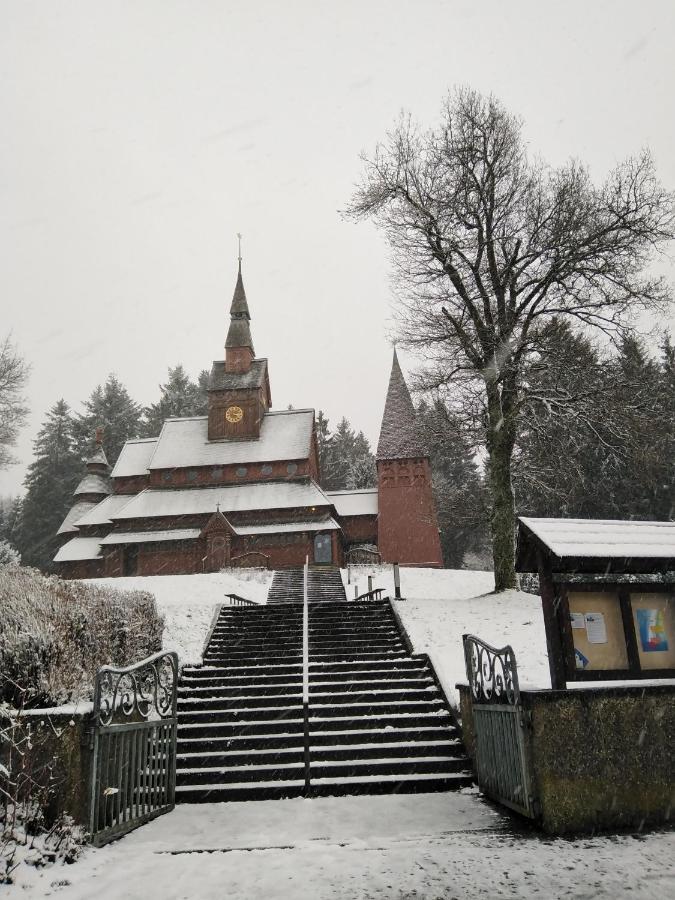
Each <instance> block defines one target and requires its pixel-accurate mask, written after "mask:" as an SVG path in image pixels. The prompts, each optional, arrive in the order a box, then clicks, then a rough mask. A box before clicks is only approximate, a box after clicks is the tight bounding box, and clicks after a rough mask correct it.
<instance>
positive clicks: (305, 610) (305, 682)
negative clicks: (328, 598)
mask: <svg viewBox="0 0 675 900" xmlns="http://www.w3.org/2000/svg"><path fill="white" fill-rule="evenodd" d="M308 584H309V556H307V557H306V558H305V566H304V570H303V589H302V722H303V751H304V762H305V794H306V795H309V792H310V788H311V780H310V767H309V589H308Z"/></svg>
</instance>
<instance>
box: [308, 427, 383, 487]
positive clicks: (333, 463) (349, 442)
mask: <svg viewBox="0 0 675 900" xmlns="http://www.w3.org/2000/svg"><path fill="white" fill-rule="evenodd" d="M316 436H317V445H318V450H319V465H320V469H321V487H323V488H324V489H325V490H327V491H340V490H356V489H358V488H367V487H373V486H374V485H375V483H376V480H377V476H376V471H375V458H374V456H373V454H372V452H371V450H370V445H369V443H368V440H367V439H366V437H365V435H364V434H363V432H362V431H360V432H359V433H358V434H355V432H354V429H353V428H352V427H351V425H350V424H349V422H348V421H347V419H346V418H345V417H344V416H343V417H342V419H341V420H340V422H339V423H338V426H337V429H336V430H335V432H334V433H333V434H331V433H330V430H329V427H328V419H327V418H326V417H325V416H324V414H323V412H321V411H319V414H318V416H317V420H316Z"/></svg>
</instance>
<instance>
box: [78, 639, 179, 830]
mask: <svg viewBox="0 0 675 900" xmlns="http://www.w3.org/2000/svg"><path fill="white" fill-rule="evenodd" d="M177 679H178V657H177V655H176V654H175V653H164V652H162V653H156V654H155V655H154V656H150V657H148V658H147V659H144V660H142V661H141V662H139V663H136V665H133V666H129V667H128V668H126V669H117V668H114V667H112V666H104V667H103V668H102V669H100V670H99V672H98V674H97V675H96V686H95V690H94V730H93V761H92V771H91V785H90V791H91V793H90V798H91V805H90V817H89V832H90V835H91V839H92V842H93V843H94V844H95V845H96V846H101V845H102V844H106V843H108V841H111V840H113V839H114V838H117V837H120V836H121V835H123V834H126V832H128V831H131V830H132V829H134V828H137V827H138V826H139V825H142V824H143V823H144V822H149V821H150V819H154V818H155V816H159V815H161V814H162V813H165V812H169V810H171V809H173V807H174V800H175V789H176V683H177Z"/></svg>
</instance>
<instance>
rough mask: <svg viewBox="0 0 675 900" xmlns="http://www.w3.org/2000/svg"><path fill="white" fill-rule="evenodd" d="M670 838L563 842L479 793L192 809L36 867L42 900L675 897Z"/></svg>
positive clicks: (674, 848)
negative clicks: (520, 825) (68, 859)
mask: <svg viewBox="0 0 675 900" xmlns="http://www.w3.org/2000/svg"><path fill="white" fill-rule="evenodd" d="M674 857H675V836H674V835H673V834H672V832H671V833H668V832H657V833H652V834H648V835H644V836H643V835H634V836H632V835H621V836H617V837H589V838H583V839H580V840H557V839H550V838H546V837H542V836H540V835H538V834H536V833H534V832H522V833H521V832H518V830H517V829H516V827H515V826H514V824H513V822H512V820H511V819H510V818H508V817H507V816H505V815H503V814H502V813H498V812H496V811H495V810H494V809H493V808H492V807H491V806H489V805H488V804H486V803H485V802H484V801H482V800H481V799H480V798H479V797H478V796H476V795H475V794H471V793H451V794H408V795H401V796H384V797H344V798H325V799H317V800H277V801H259V802H251V803H221V804H203V805H194V806H180V807H177V808H176V809H175V810H174V811H173V812H172V813H169V814H168V815H166V816H162V817H161V818H159V819H156V820H155V821H154V822H151V823H150V824H149V825H146V826H144V827H143V828H141V829H139V830H138V831H135V832H134V833H133V834H130V835H128V836H127V837H125V838H122V839H121V840H120V841H117V842H116V843H114V844H110V845H108V846H107V847H103V848H101V849H100V850H94V849H88V850H87V851H86V853H85V856H84V857H83V858H82V859H81V860H79V861H78V862H77V863H75V864H74V865H72V866H63V865H58V866H51V867H48V868H46V869H41V870H36V869H32V868H29V867H22V869H21V870H20V872H19V873H18V878H17V881H18V883H17V886H16V887H15V888H13V889H10V891H9V892H8V893H9V895H10V896H11V897H22V898H26V900H38V898H43V897H59V898H60V897H63V898H64V900H90V898H92V897H96V898H97V900H120V898H124V900H179V898H180V900H221V898H223V897H227V898H228V900H366V898H367V900H413V898H414V900H451V898H456V900H460V898H461V900H470V898H497V897H511V898H520V900H522V898H530V897H541V898H544V900H558V898H579V900H581V898H584V900H590V898H594V900H602V898H607V900H609V898H612V900H615V898H619V897H626V898H628V897H630V898H631V900H657V898H658V900H663V898H666V897H672V896H674V895H675V870H674V869H673V858H674Z"/></svg>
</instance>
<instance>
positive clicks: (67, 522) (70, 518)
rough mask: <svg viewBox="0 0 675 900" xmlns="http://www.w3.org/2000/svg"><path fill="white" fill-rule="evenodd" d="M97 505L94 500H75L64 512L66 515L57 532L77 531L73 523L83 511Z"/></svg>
mask: <svg viewBox="0 0 675 900" xmlns="http://www.w3.org/2000/svg"><path fill="white" fill-rule="evenodd" d="M96 506H99V504H98V503H97V502H96V501H95V500H77V501H76V502H75V503H74V504H73V505H72V506H71V508H70V509H69V510H68V512H67V513H66V517H65V519H64V520H63V522H61V527H60V528H59V530H58V531H57V532H56V533H57V534H69V533H71V532H73V533H74V532H76V531H77V525H76V524H75V523H76V522H77V521H78V519H80V518H81V517H82V516H83V515H85V513H88V512H90V511H91V510H92V509H94V507H96Z"/></svg>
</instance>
